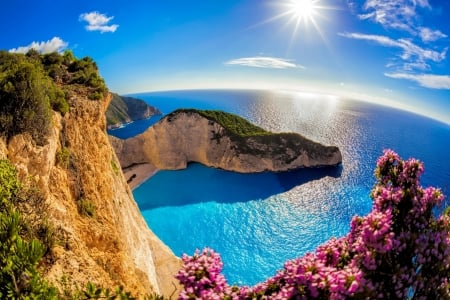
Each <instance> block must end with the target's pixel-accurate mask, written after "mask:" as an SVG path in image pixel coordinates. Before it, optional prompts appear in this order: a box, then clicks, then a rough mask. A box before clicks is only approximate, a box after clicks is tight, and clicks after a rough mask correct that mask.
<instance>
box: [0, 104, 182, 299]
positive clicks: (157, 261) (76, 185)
mask: <svg viewBox="0 0 450 300" xmlns="http://www.w3.org/2000/svg"><path fill="white" fill-rule="evenodd" d="M109 100H110V98H108V99H107V100H104V101H91V100H88V99H86V98H83V97H80V96H79V95H75V96H73V97H72V99H71V100H70V104H71V108H70V113H68V114H66V115H65V116H64V117H61V116H60V115H59V114H57V113H55V114H54V115H53V124H54V125H55V126H54V127H53V129H52V132H51V134H50V136H49V138H48V143H47V144H46V145H45V146H34V145H33V144H32V143H31V141H30V139H29V136H27V135H16V136H14V137H13V138H11V139H10V141H9V143H8V145H3V156H4V157H5V156H6V157H8V158H9V160H10V161H11V162H12V163H13V164H14V165H15V166H16V168H17V169H18V170H19V174H20V176H21V177H22V178H24V179H25V178H27V177H30V176H31V177H32V178H33V179H34V180H35V181H36V182H37V184H38V186H39V188H40V189H41V190H42V191H43V192H44V195H46V198H47V201H48V203H49V204H50V209H51V213H50V215H51V221H52V223H53V224H57V226H58V227H60V230H61V232H62V236H63V240H62V241H61V243H60V245H57V246H56V247H55V248H54V249H52V252H53V255H52V259H53V260H54V261H53V262H52V264H51V265H50V266H49V268H48V271H47V274H46V277H47V278H49V279H50V281H52V282H54V283H58V281H60V280H61V277H62V276H67V277H69V278H71V280H72V281H73V282H75V283H77V284H79V285H80V286H83V285H84V284H85V283H86V282H87V281H92V282H95V283H98V284H100V285H103V286H106V287H116V286H118V285H123V286H124V287H126V288H127V289H129V290H131V291H133V293H136V294H140V295H144V294H146V293H149V292H150V291H155V292H157V293H163V294H165V295H167V296H168V295H170V294H171V293H172V292H173V290H174V286H173V284H172V281H173V282H175V280H174V279H173V278H172V277H173V274H175V272H176V270H177V268H178V267H179V261H178V259H177V258H175V256H174V255H173V254H172V253H171V251H170V250H169V249H168V248H167V247H166V246H165V245H164V244H163V243H162V242H160V240H159V239H158V238H157V237H156V236H155V235H154V234H153V233H152V232H151V231H150V230H149V228H148V226H147V225H146V223H145V221H144V220H143V218H142V215H141V213H140V211H139V209H138V207H137V206H136V203H135V202H134V200H133V197H132V194H131V192H130V190H129V188H128V185H127V184H126V181H125V179H124V177H123V175H122V173H121V172H120V171H118V169H116V167H115V166H117V165H119V162H118V160H117V158H116V156H115V154H114V151H113V149H112V148H111V146H110V144H109V141H108V137H107V135H106V133H105V127H106V126H105V118H104V113H105V110H106V107H107V104H108V102H109ZM62 147H67V149H68V150H69V152H70V162H69V165H68V166H67V167H65V166H62V164H58V163H57V160H56V157H57V156H58V153H60V151H61V149H62ZM5 148H6V149H5ZM0 149H1V147H0ZM81 203H90V204H91V205H92V206H93V207H95V212H94V213H93V215H92V216H83V215H80V205H83V204H81Z"/></svg>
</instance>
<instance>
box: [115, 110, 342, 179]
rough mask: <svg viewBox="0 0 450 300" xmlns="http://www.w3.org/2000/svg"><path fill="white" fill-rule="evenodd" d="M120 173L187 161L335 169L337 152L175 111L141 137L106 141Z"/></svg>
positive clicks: (215, 116)
mask: <svg viewBox="0 0 450 300" xmlns="http://www.w3.org/2000/svg"><path fill="white" fill-rule="evenodd" d="M110 140H111V142H112V145H113V147H114V149H115V152H116V154H117V156H118V158H119V161H120V163H121V166H122V168H124V169H125V168H127V167H130V166H133V165H136V164H145V163H150V164H152V165H154V166H155V167H156V168H157V169H164V170H175V169H183V168H186V166H187V164H188V163H189V162H198V163H201V164H203V165H206V166H209V167H215V168H221V169H224V170H229V171H236V172H241V173H254V172H263V171H274V172H281V171H289V170H294V169H298V168H305V167H306V168H311V167H323V166H336V165H339V164H340V163H341V162H342V155H341V152H340V150H339V148H338V147H335V146H324V145H322V144H320V143H317V142H314V141H311V140H309V139H307V138H305V137H303V136H302V135H300V134H298V133H272V132H268V131H266V130H264V129H262V128H260V127H258V126H256V125H253V124H251V123H250V122H248V121H247V120H245V119H243V118H241V117H239V116H237V115H234V114H230V113H225V112H222V111H215V110H196V109H180V110H176V111H174V112H172V113H170V114H169V115H167V116H165V117H164V118H163V119H161V120H160V121H159V122H158V123H156V124H155V125H153V126H151V127H149V128H148V129H147V130H146V131H145V132H144V133H142V134H140V135H137V136H135V137H132V138H129V139H126V140H121V139H118V138H115V137H110Z"/></svg>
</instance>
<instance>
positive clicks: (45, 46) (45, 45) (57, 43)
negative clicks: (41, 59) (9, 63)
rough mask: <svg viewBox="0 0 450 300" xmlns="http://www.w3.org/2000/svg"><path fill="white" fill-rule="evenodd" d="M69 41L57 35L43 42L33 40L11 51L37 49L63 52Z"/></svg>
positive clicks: (24, 51)
mask: <svg viewBox="0 0 450 300" xmlns="http://www.w3.org/2000/svg"><path fill="white" fill-rule="evenodd" d="M67 45H68V43H67V42H65V41H63V40H62V39H61V38H59V37H57V36H55V37H53V38H52V39H51V40H48V41H42V42H32V43H31V44H29V45H27V46H21V47H17V48H13V49H10V50H9V52H13V53H27V52H28V51H29V50H30V49H35V50H36V51H38V52H39V53H42V54H46V53H51V52H61V51H62V50H64V49H65V48H66V47H67Z"/></svg>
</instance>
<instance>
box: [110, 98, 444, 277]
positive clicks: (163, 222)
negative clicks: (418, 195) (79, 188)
mask: <svg viewBox="0 0 450 300" xmlns="http://www.w3.org/2000/svg"><path fill="white" fill-rule="evenodd" d="M134 96H137V97H140V98H142V99H144V100H146V101H147V102H148V103H149V104H151V105H154V106H156V107H158V108H159V109H160V110H161V111H163V113H169V112H171V111H172V110H174V109H176V108H181V107H184V108H187V107H195V108H202V109H222V110H225V111H229V112H233V113H237V114H239V115H241V116H243V117H245V118H248V119H249V120H251V121H252V122H254V123H256V124H258V125H260V126H261V127H263V128H265V129H268V130H272V131H294V132H299V133H302V134H303V135H305V136H307V137H309V138H311V139H313V140H316V141H319V142H321V143H324V144H329V145H337V146H339V147H340V149H341V152H342V154H343V164H342V166H341V167H339V168H328V169H317V170H298V171H295V172H289V173H278V174H273V173H262V174H237V173H232V172H226V171H222V170H217V169H211V168H206V167H204V166H201V165H199V164H190V165H189V167H188V169H186V170H181V171H159V172H158V173H157V174H156V175H155V176H153V177H152V178H150V179H149V180H148V181H146V182H145V183H144V184H142V185H141V186H140V187H139V188H137V189H135V190H134V192H133V194H134V196H135V199H136V201H137V202H138V205H139V207H140V209H141V211H142V214H143V216H144V218H145V219H146V220H147V222H148V224H149V226H150V227H151V228H152V230H153V231H154V232H155V233H156V234H157V235H158V236H159V237H160V238H161V239H162V240H163V241H164V242H165V243H166V244H167V245H168V246H169V247H170V248H171V249H172V250H173V251H174V253H175V254H176V255H179V256H180V255H181V254H182V253H188V254H192V253H193V252H194V251H195V249H197V248H199V249H202V248H204V247H207V246H208V247H212V248H214V249H215V250H217V251H218V252H220V253H221V255H222V259H223V261H224V273H225V276H226V278H227V279H228V281H229V282H230V283H236V284H241V285H243V284H251V285H253V284H255V283H257V282H260V281H263V280H264V279H265V278H267V277H269V276H272V275H274V274H275V272H276V270H278V269H280V268H282V266H283V262H284V261H286V260H287V259H292V258H295V257H298V256H300V255H303V254H305V253H306V252H308V251H313V250H314V249H315V248H316V247H317V246H318V245H319V244H321V243H323V242H325V241H326V240H327V239H329V238H330V237H332V236H342V235H345V234H346V233H347V231H348V230H349V222H350V220H351V218H352V216H353V215H355V214H358V215H364V214H366V213H367V212H369V211H370V208H371V200H370V198H369V193H370V189H371V187H372V185H373V183H374V180H373V169H374V166H375V161H376V159H377V157H378V156H379V155H380V154H381V153H382V150H383V149H385V148H392V149H394V150H395V151H397V152H398V153H399V154H400V155H401V156H402V157H404V158H408V157H416V158H419V159H421V160H422V161H424V162H425V170H426V172H425V174H424V176H423V181H422V183H423V184H424V185H435V186H439V187H441V188H442V189H443V190H444V192H446V194H449V192H450V191H448V189H449V183H450V160H449V159H448V154H447V152H448V149H449V147H450V126H449V125H446V124H443V123H439V122H437V121H434V120H431V119H428V118H425V117H422V116H419V115H414V114H411V113H407V112H403V111H399V110H395V109H392V108H388V107H382V106H376V105H373V104H368V103H364V102H358V101H350V100H345V99H338V98H334V97H329V96H318V95H310V94H300V93H285V92H259V91H180V92H166V93H149V94H140V95H134ZM155 121H157V118H155V119H150V120H144V121H140V122H135V123H133V124H130V125H129V126H127V127H125V128H122V129H117V130H114V131H113V132H111V133H112V134H114V135H117V136H121V137H127V136H132V135H135V134H138V133H140V132H142V131H143V130H145V128H146V127H148V126H150V125H151V124H152V123H154V122H155Z"/></svg>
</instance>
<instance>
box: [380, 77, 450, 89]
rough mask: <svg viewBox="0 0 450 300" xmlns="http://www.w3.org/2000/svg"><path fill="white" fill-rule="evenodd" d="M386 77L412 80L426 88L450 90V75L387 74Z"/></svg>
mask: <svg viewBox="0 0 450 300" xmlns="http://www.w3.org/2000/svg"><path fill="white" fill-rule="evenodd" d="M384 75H386V76H387V77H390V78H395V79H406V80H411V81H414V82H417V83H418V84H419V85H420V86H423V87H426V88H431V89H441V90H450V76H448V75H433V74H408V73H385V74H384Z"/></svg>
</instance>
